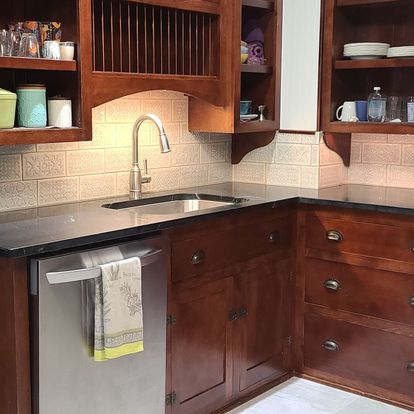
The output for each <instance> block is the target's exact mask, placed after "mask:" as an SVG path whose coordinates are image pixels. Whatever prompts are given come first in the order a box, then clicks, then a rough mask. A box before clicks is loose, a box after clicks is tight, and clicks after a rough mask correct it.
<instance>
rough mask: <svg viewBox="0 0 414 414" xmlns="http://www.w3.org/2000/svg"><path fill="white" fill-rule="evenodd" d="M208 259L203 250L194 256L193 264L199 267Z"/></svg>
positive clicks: (192, 258)
mask: <svg viewBox="0 0 414 414" xmlns="http://www.w3.org/2000/svg"><path fill="white" fill-rule="evenodd" d="M205 258H206V254H205V253H204V251H203V250H197V251H196V252H195V253H194V254H193V256H192V257H191V264H193V265H198V264H200V263H203V262H204V260H205Z"/></svg>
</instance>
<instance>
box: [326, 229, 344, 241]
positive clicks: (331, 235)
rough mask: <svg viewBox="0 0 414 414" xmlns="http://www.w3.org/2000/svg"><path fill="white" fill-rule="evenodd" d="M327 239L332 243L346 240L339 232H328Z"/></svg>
mask: <svg viewBox="0 0 414 414" xmlns="http://www.w3.org/2000/svg"><path fill="white" fill-rule="evenodd" d="M326 238H327V239H328V240H331V241H335V242H339V241H342V240H343V239H344V236H343V235H342V233H341V232H340V231H339V230H328V231H327V232H326Z"/></svg>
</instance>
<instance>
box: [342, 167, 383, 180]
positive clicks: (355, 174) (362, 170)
mask: <svg viewBox="0 0 414 414" xmlns="http://www.w3.org/2000/svg"><path fill="white" fill-rule="evenodd" d="M386 176H387V167H386V166H385V165H377V164H351V165H350V167H349V169H348V183H352V184H367V185H386V182H387V179H386Z"/></svg>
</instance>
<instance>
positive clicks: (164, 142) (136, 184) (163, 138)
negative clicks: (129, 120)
mask: <svg viewBox="0 0 414 414" xmlns="http://www.w3.org/2000/svg"><path fill="white" fill-rule="evenodd" d="M145 121H151V122H153V123H154V124H155V126H156V127H157V129H158V133H159V136H160V146H161V152H162V153H163V154H165V153H168V152H170V151H171V148H170V143H169V141H168V137H167V134H166V133H165V129H164V126H163V124H162V122H161V119H160V118H158V116H156V115H154V114H145V115H141V116H140V117H139V118H138V119H137V120H136V121H135V124H134V127H133V129H132V169H131V177H130V198H131V199H133V200H137V199H139V198H141V195H142V184H143V183H149V182H150V181H151V177H150V176H149V175H148V171H145V175H144V176H142V174H141V169H140V168H139V144H138V137H139V129H140V128H141V125H142V124H143V123H144V122H145Z"/></svg>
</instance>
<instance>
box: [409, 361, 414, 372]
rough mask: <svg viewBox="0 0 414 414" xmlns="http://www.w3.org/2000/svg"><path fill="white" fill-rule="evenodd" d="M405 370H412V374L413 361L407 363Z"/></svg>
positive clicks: (413, 370)
mask: <svg viewBox="0 0 414 414" xmlns="http://www.w3.org/2000/svg"><path fill="white" fill-rule="evenodd" d="M407 371H408V372H412V373H413V374H414V362H409V363H408V364H407Z"/></svg>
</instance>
